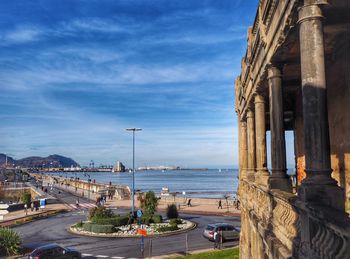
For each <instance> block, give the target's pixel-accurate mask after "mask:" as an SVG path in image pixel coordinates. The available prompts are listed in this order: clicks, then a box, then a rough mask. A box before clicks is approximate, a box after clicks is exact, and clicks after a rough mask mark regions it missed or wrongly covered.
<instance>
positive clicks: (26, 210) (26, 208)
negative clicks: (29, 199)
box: [24, 203, 28, 216]
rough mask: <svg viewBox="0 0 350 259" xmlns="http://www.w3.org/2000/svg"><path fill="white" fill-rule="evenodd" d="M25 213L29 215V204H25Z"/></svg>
mask: <svg viewBox="0 0 350 259" xmlns="http://www.w3.org/2000/svg"><path fill="white" fill-rule="evenodd" d="M24 213H25V214H26V216H27V215H28V205H27V203H26V204H24Z"/></svg>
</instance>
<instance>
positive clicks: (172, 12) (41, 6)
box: [0, 0, 258, 168]
mask: <svg viewBox="0 0 350 259" xmlns="http://www.w3.org/2000/svg"><path fill="white" fill-rule="evenodd" d="M257 3H258V0H244V1H243V0H220V1H218V0H212V1H207V0H191V1H185V0H143V1H141V0H137V1H136V0H69V1H68V0H50V1H47V0H31V1H28V0H2V1H1V2H0V49H1V51H0V99H1V102H0V120H1V122H0V134H1V141H0V152H2V153H7V154H9V155H12V156H13V157H15V158H16V159H19V158H23V157H26V156H32V155H38V156H47V155H50V154H60V155H64V156H68V157H71V158H73V159H74V160H76V161H77V162H78V163H80V164H81V165H88V164H89V162H90V160H94V162H95V165H99V164H114V163H115V161H117V160H120V161H122V162H124V163H125V164H126V165H127V166H131V161H132V135H131V133H130V132H127V131H126V130H125V129H126V128H129V127H139V128H142V129H143V131H141V132H138V133H137V134H136V165H137V166H145V165H178V166H182V167H230V168H232V167H237V163H238V162H237V161H238V154H237V153H238V147H237V145H238V136H237V119H236V114H235V111H234V80H235V78H236V77H237V76H238V75H239V73H240V64H241V58H242V56H243V55H244V53H245V51H246V45H247V40H246V38H247V28H248V26H250V25H251V24H252V23H253V20H254V17H255V13H256V8H257Z"/></svg>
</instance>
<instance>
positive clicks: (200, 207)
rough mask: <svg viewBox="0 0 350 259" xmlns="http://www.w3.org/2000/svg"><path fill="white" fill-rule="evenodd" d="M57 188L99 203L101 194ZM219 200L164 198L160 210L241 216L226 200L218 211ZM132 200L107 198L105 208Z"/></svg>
mask: <svg viewBox="0 0 350 259" xmlns="http://www.w3.org/2000/svg"><path fill="white" fill-rule="evenodd" d="M44 185H47V182H44ZM55 188H57V189H62V190H64V191H66V192H69V193H71V194H73V195H75V196H76V197H77V198H78V197H84V198H89V199H90V200H92V201H93V202H96V201H97V198H98V197H99V196H100V195H99V194H96V193H92V192H90V193H89V192H87V191H86V190H82V189H79V188H78V189H75V188H74V187H72V186H61V185H56V186H55ZM189 199H191V200H192V201H191V206H187V202H188V200H189ZM218 202H219V199H201V198H187V199H185V198H183V197H176V198H172V197H166V198H164V197H162V198H161V199H160V201H159V205H158V210H159V211H165V210H166V208H167V206H168V204H172V203H175V204H176V205H177V206H178V208H179V212H181V213H192V214H203V215H227V216H229V215H230V216H239V215H240V210H238V209H236V208H235V206H234V205H233V204H232V200H230V201H229V202H228V204H227V203H226V201H225V200H224V199H222V200H221V202H222V209H218ZM131 203H132V201H131V199H128V200H118V199H116V198H113V199H112V200H110V199H108V198H107V201H106V204H105V206H107V207H110V208H131ZM139 206H140V205H139V201H138V200H137V195H135V207H136V208H138V207H139Z"/></svg>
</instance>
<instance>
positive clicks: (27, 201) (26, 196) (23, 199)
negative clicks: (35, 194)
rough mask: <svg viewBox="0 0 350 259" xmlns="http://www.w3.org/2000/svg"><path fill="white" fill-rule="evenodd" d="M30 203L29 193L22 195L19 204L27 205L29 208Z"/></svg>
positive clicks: (30, 196)
mask: <svg viewBox="0 0 350 259" xmlns="http://www.w3.org/2000/svg"><path fill="white" fill-rule="evenodd" d="M31 201H32V195H31V194H30V192H24V193H22V196H21V202H23V204H27V205H28V206H29V205H30V202H31Z"/></svg>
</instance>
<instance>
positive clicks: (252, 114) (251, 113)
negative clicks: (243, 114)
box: [247, 108, 254, 118]
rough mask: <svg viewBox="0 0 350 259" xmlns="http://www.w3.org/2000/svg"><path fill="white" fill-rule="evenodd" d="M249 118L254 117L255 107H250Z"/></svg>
mask: <svg viewBox="0 0 350 259" xmlns="http://www.w3.org/2000/svg"><path fill="white" fill-rule="evenodd" d="M247 118H254V111H253V109H251V108H250V109H248V111H247Z"/></svg>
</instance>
